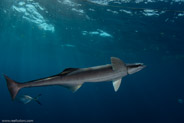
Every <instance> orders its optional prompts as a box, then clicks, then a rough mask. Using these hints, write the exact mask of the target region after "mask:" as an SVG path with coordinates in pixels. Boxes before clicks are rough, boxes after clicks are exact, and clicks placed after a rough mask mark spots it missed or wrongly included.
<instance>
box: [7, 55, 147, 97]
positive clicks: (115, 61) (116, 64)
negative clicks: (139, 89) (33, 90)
mask: <svg viewBox="0 0 184 123" xmlns="http://www.w3.org/2000/svg"><path fill="white" fill-rule="evenodd" d="M144 67H145V65H144V64H143V63H133V64H126V63H124V62H123V61H122V60H121V59H119V58H117V57H111V64H106V65H100V66H94V67H88V68H66V69H65V70H63V71H62V72H61V73H59V74H56V75H53V76H49V77H46V78H41V79H37V80H32V81H28V82H24V83H20V82H16V81H14V80H12V79H11V78H9V77H8V76H7V75H5V74H4V77H5V80H6V82H7V87H8V90H9V92H10V95H11V98H12V100H14V99H15V97H16V95H17V93H18V92H19V90H20V89H22V88H30V87H41V86H53V85H58V86H63V87H65V88H68V89H69V90H71V91H72V92H76V91H77V90H78V89H79V88H80V87H81V86H82V85H83V84H84V83H89V82H109V81H112V83H113V87H114V91H115V92H117V91H118V89H119V87H120V84H121V80H122V78H123V77H125V76H127V75H129V74H133V73H136V72H138V71H140V70H142V69H143V68H144Z"/></svg>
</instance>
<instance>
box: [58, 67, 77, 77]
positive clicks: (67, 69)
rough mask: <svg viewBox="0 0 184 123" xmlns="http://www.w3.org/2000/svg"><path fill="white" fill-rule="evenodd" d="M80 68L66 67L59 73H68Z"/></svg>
mask: <svg viewBox="0 0 184 123" xmlns="http://www.w3.org/2000/svg"><path fill="white" fill-rule="evenodd" d="M78 69H79V68H66V69H64V70H63V71H62V72H61V73H60V74H59V75H67V74H69V73H71V72H73V71H76V70H78Z"/></svg>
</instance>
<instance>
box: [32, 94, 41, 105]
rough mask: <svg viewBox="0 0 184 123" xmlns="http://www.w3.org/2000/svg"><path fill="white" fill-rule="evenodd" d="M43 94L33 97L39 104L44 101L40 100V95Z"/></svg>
mask: <svg viewBox="0 0 184 123" xmlns="http://www.w3.org/2000/svg"><path fill="white" fill-rule="evenodd" d="M40 96H42V94H39V95H38V96H36V97H35V98H33V99H34V100H35V101H36V102H37V103H38V104H40V105H42V103H41V102H40V101H39V100H38V99H39V97H40Z"/></svg>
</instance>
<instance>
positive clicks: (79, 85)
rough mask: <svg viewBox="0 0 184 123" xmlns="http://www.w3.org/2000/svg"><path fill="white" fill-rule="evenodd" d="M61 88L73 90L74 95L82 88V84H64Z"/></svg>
mask: <svg viewBox="0 0 184 123" xmlns="http://www.w3.org/2000/svg"><path fill="white" fill-rule="evenodd" d="M61 86H63V87H65V88H67V89H69V90H71V91H72V92H73V93H74V92H76V91H77V90H78V89H79V88H80V87H81V86H82V84H63V85H61Z"/></svg>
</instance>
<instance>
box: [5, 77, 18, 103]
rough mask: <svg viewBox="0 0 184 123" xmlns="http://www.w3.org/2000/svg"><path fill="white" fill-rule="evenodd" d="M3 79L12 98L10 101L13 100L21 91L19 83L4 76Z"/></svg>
mask: <svg viewBox="0 0 184 123" xmlns="http://www.w3.org/2000/svg"><path fill="white" fill-rule="evenodd" d="M4 77H5V79H6V82H7V86H8V90H9V92H10V95H11V98H12V100H14V99H15V97H16V95H17V93H18V92H19V90H20V89H21V87H20V83H17V82H15V81H14V80H12V79H10V78H9V77H8V76H6V75H4Z"/></svg>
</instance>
